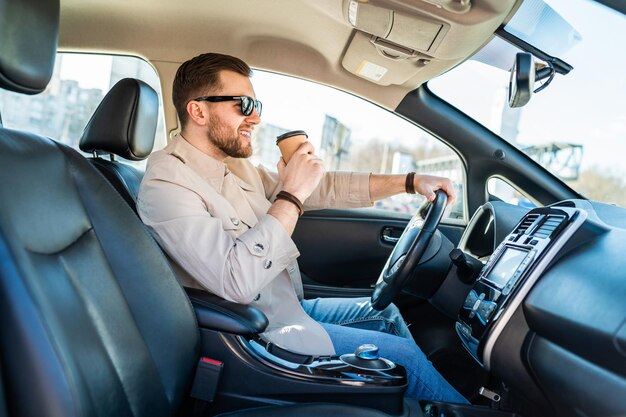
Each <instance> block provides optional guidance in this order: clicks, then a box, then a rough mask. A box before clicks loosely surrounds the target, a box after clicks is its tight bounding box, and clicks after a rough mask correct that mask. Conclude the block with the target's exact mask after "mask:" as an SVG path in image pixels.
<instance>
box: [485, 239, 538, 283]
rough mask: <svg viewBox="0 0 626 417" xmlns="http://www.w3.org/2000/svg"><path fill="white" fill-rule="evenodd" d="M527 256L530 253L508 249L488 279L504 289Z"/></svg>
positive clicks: (492, 269)
mask: <svg viewBox="0 0 626 417" xmlns="http://www.w3.org/2000/svg"><path fill="white" fill-rule="evenodd" d="M527 254H528V252H527V251H525V250H520V249H514V248H511V247H507V248H506V249H505V250H504V253H502V256H500V258H499V259H498V261H497V262H496V264H495V265H494V266H493V268H491V271H489V275H487V277H486V279H487V280H488V281H491V282H492V283H493V284H495V285H496V286H497V287H498V288H504V286H505V285H506V283H507V282H508V281H509V279H510V278H511V277H512V276H513V273H514V272H515V271H516V270H517V268H518V267H519V265H520V264H521V263H522V261H523V260H524V258H525V257H526V255H527Z"/></svg>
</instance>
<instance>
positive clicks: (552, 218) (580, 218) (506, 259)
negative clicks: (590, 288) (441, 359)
mask: <svg viewBox="0 0 626 417" xmlns="http://www.w3.org/2000/svg"><path fill="white" fill-rule="evenodd" d="M585 217H586V214H585V212H583V211H580V210H578V209H575V208H568V207H560V208H536V209H533V210H531V211H530V212H528V213H527V214H526V215H525V216H524V217H523V218H522V220H521V221H520V222H519V223H518V224H517V226H516V227H515V228H514V229H513V232H511V233H510V234H509V235H508V236H507V237H506V238H505V239H504V240H503V241H502V243H500V244H499V245H498V247H497V248H496V249H495V251H494V252H493V254H492V255H491V256H490V257H489V260H488V261H487V263H486V264H485V266H484V267H483V268H482V270H481V271H480V274H479V276H478V278H477V279H476V281H475V283H474V284H473V287H472V289H471V290H470V292H469V294H468V295H467V297H466V298H465V301H464V303H463V305H462V307H461V309H460V311H459V314H458V318H457V322H456V325H455V329H456V332H457V334H458V335H459V337H460V339H461V341H462V343H463V345H464V347H465V348H466V349H467V350H468V351H469V353H470V354H471V355H472V356H473V357H474V359H476V360H477V361H478V362H479V363H481V364H482V365H484V366H485V367H486V368H487V369H489V366H490V358H491V350H492V349H493V346H494V344H495V341H496V340H497V338H498V336H499V335H500V333H501V332H502V330H503V328H504V326H505V325H506V323H507V322H508V320H509V319H510V318H511V316H512V314H513V312H514V311H515V310H516V309H517V308H518V307H519V305H520V304H521V302H522V301H523V299H524V297H525V296H526V294H527V293H528V292H529V291H530V289H531V288H532V286H533V285H534V283H535V282H536V281H537V279H538V278H539V276H540V275H541V273H542V272H543V271H544V270H545V269H546V267H547V266H549V264H550V262H551V261H552V260H553V259H554V257H555V255H556V254H557V253H558V251H559V249H560V248H561V247H562V246H563V245H564V244H565V243H566V242H567V240H568V239H569V237H571V235H572V234H573V233H574V231H575V230H576V229H577V228H578V227H580V225H581V224H582V223H583V222H584V218H585Z"/></svg>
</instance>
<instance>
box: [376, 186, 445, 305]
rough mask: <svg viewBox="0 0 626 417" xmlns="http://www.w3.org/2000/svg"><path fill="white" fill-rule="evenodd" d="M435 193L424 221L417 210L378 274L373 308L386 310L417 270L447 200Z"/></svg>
mask: <svg viewBox="0 0 626 417" xmlns="http://www.w3.org/2000/svg"><path fill="white" fill-rule="evenodd" d="M435 194H436V197H435V201H434V202H433V203H432V205H431V207H430V210H429V211H428V214H426V217H425V218H424V220H423V221H422V217H421V215H420V210H418V212H417V213H416V214H415V215H414V216H413V218H412V219H411V221H410V222H409V224H408V226H407V227H406V229H404V232H402V236H400V239H399V240H398V242H397V243H396V246H395V247H394V248H393V251H392V252H391V256H389V259H388V260H387V263H386V264H385V267H384V268H383V270H382V272H381V273H380V277H378V281H377V282H376V287H375V288H374V293H373V294H372V300H371V302H372V307H374V308H375V309H376V310H383V309H384V308H385V307H387V306H388V305H389V304H390V303H391V302H392V301H393V299H394V298H395V297H396V295H398V293H399V292H400V290H401V289H402V287H404V285H405V284H406V283H407V282H408V279H409V278H410V277H411V276H413V275H414V274H415V272H416V271H417V268H418V266H419V264H420V261H421V260H422V257H423V256H424V253H425V252H426V249H427V248H428V244H429V243H430V241H431V239H432V237H433V235H434V234H435V231H436V230H437V226H439V222H440V221H441V217H442V216H443V212H444V210H445V209H446V203H447V201H448V195H447V194H446V193H445V192H444V191H442V190H437V191H436V193H435Z"/></svg>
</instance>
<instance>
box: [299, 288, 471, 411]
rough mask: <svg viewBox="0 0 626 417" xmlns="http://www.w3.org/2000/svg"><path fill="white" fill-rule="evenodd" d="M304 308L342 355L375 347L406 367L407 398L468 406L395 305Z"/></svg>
mask: <svg viewBox="0 0 626 417" xmlns="http://www.w3.org/2000/svg"><path fill="white" fill-rule="evenodd" d="M301 304H302V308H304V311H306V313H307V314H308V315H309V316H311V317H312V318H313V319H314V320H316V321H318V322H319V323H320V324H321V325H322V326H323V327H324V329H326V331H327V332H328V335H329V336H330V339H331V340H332V342H333V345H334V347H335V352H336V353H337V354H338V355H342V354H344V353H353V352H354V351H355V349H356V348H357V347H358V346H359V345H362V344H365V343H373V344H375V345H376V346H378V349H379V352H380V356H382V357H384V358H387V359H390V360H392V361H393V362H395V363H398V364H400V365H402V366H404V367H405V368H406V372H407V378H408V388H407V391H406V393H405V395H406V396H407V397H412V398H416V399H418V400H432V401H446V402H456V403H467V400H466V399H465V398H464V397H463V396H462V395H461V394H459V393H458V392H457V391H456V390H455V389H454V388H453V387H452V386H451V385H450V384H449V383H448V381H446V380H445V379H444V378H443V377H442V376H441V374H439V372H437V370H436V369H435V368H434V367H433V365H432V364H431V363H430V361H429V360H428V359H427V358H426V355H424V353H423V352H422V351H421V349H420V348H419V347H418V346H417V345H416V344H415V341H414V340H413V337H412V336H411V332H410V331H409V329H408V327H407V325H406V324H405V323H404V320H403V319H402V315H401V314H400V310H398V308H397V307H396V306H395V305H393V304H391V305H390V306H389V307H387V308H386V309H385V310H383V311H377V310H374V309H373V308H372V307H371V304H370V299H369V298H316V299H313V300H303V301H302V302H301Z"/></svg>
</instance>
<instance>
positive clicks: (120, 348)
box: [0, 0, 385, 417]
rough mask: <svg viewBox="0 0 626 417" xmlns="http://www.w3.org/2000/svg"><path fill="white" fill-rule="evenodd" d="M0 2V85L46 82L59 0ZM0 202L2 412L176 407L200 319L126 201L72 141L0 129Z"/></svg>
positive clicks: (299, 410)
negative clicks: (65, 142) (65, 143)
mask: <svg viewBox="0 0 626 417" xmlns="http://www.w3.org/2000/svg"><path fill="white" fill-rule="evenodd" d="M0 10H1V11H2V13H0V87H1V88H6V89H9V90H12V91H16V92H21V93H27V94H34V93H37V92H40V91H42V90H43V89H44V88H45V87H46V84H47V82H48V81H49V79H50V76H51V74H52V69H53V64H54V54H55V52H56V40H57V36H58V18H59V3H58V0H57V1H55V0H50V1H48V0H0ZM0 201H1V202H2V204H1V205H0V373H1V375H0V379H1V380H2V381H3V384H0V389H3V390H4V392H3V395H0V398H4V400H6V406H7V407H6V408H7V411H8V415H10V416H96V415H97V416H170V415H175V414H180V410H181V404H182V403H183V401H184V399H185V398H186V397H187V396H188V393H189V390H190V387H191V382H192V379H193V375H194V371H195V368H196V364H197V362H198V359H199V354H200V340H199V332H198V327H197V323H196V318H195V316H194V312H193V310H192V307H191V305H190V303H189V300H188V298H187V297H186V296H185V293H184V291H183V289H182V288H181V287H180V285H179V284H178V282H177V281H176V279H175V277H174V275H173V273H172V271H171V269H170V267H169V265H168V263H167V261H166V259H165V257H164V256H163V254H162V252H161V251H160V249H159V248H158V247H157V245H156V244H155V243H154V241H153V240H152V238H151V237H150V235H149V234H148V233H147V231H146V229H145V228H144V226H143V225H142V224H141V222H140V221H139V219H138V218H137V216H135V215H134V214H133V213H132V211H131V210H130V209H129V207H128V206H127V204H126V203H125V202H124V200H123V199H122V198H120V197H119V195H118V194H117V193H116V192H115V191H114V189H113V188H112V187H111V186H110V185H109V184H108V183H107V182H106V181H105V180H104V179H103V178H102V176H101V175H100V174H99V173H98V172H97V171H96V169H94V167H93V166H92V165H91V164H90V163H89V162H88V161H87V160H86V159H85V158H84V157H82V156H81V155H80V154H79V153H78V152H76V151H74V150H73V149H71V148H69V147H67V146H65V145H63V144H60V143H57V142H55V141H53V140H51V139H48V138H44V137H40V136H37V135H33V134H29V133H27V132H21V131H16V130H10V129H5V128H0ZM242 378H245V375H242ZM257 411H258V412H257ZM257 411H255V410H252V411H247V412H244V414H242V415H274V416H279V415H280V416H285V417H286V416H296V415H297V416H306V415H333V416H334V415H361V416H368V417H369V416H372V417H374V416H384V415H385V414H383V413H380V412H377V411H374V410H367V409H360V408H356V407H348V406H341V405H320V404H317V405H312V406H306V405H294V406H289V407H279V408H262V409H258V410H257ZM230 415H237V414H232V413H231V414H230Z"/></svg>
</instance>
